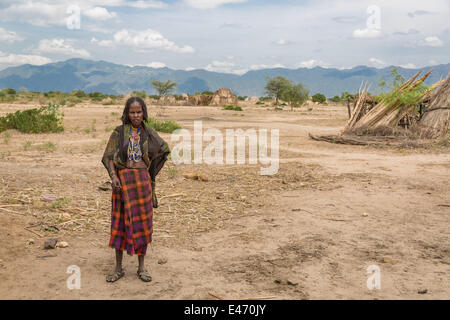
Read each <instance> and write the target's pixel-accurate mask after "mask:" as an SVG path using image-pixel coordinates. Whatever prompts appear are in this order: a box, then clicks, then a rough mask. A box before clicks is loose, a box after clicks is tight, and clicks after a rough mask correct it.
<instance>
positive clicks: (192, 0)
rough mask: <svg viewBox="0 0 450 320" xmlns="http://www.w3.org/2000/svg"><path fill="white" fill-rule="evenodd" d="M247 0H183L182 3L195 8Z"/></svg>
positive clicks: (208, 7)
mask: <svg viewBox="0 0 450 320" xmlns="http://www.w3.org/2000/svg"><path fill="white" fill-rule="evenodd" d="M246 1H247V0H183V3H185V4H187V5H188V6H190V7H193V8H195V9H202V10H205V9H214V8H217V7H219V6H221V5H224V4H229V3H243V2H246Z"/></svg>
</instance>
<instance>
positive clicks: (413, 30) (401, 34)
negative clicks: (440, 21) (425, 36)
mask: <svg viewBox="0 0 450 320" xmlns="http://www.w3.org/2000/svg"><path fill="white" fill-rule="evenodd" d="M418 33H419V30H416V29H412V28H411V29H409V30H408V31H397V32H394V33H393V34H395V35H398V36H409V35H413V34H418Z"/></svg>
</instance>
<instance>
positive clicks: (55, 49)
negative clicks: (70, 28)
mask: <svg viewBox="0 0 450 320" xmlns="http://www.w3.org/2000/svg"><path fill="white" fill-rule="evenodd" d="M73 43H74V41H73V40H69V39H43V40H41V41H39V46H38V49H37V50H36V51H37V52H47V53H56V54H64V55H68V56H80V57H89V56H90V54H89V52H87V51H86V50H85V49H75V48H74V47H73Z"/></svg>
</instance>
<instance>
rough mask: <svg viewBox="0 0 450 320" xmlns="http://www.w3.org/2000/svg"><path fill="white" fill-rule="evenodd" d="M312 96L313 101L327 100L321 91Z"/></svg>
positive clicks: (322, 101) (323, 101)
mask: <svg viewBox="0 0 450 320" xmlns="http://www.w3.org/2000/svg"><path fill="white" fill-rule="evenodd" d="M311 98H312V102H318V103H325V102H326V101H327V98H326V97H325V96H324V95H323V94H321V93H316V94H315V95H313V96H312V97H311Z"/></svg>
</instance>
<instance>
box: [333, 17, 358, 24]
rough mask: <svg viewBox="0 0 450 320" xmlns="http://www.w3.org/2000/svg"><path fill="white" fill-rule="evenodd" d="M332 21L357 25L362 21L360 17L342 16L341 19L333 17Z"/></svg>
mask: <svg viewBox="0 0 450 320" xmlns="http://www.w3.org/2000/svg"><path fill="white" fill-rule="evenodd" d="M331 20H333V21H336V22H338V23H356V22H358V21H360V20H361V18H360V17H354V16H341V17H333V18H331Z"/></svg>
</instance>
